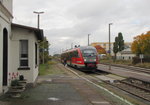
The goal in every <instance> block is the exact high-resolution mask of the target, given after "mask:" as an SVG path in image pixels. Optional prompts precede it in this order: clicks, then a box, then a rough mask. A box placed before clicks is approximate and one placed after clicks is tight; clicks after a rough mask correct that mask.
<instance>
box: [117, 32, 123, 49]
mask: <svg viewBox="0 0 150 105" xmlns="http://www.w3.org/2000/svg"><path fill="white" fill-rule="evenodd" d="M118 47H119V49H118V50H119V51H122V50H124V40H123V36H122V33H121V32H119V33H118Z"/></svg>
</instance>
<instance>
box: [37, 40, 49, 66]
mask: <svg viewBox="0 0 150 105" xmlns="http://www.w3.org/2000/svg"><path fill="white" fill-rule="evenodd" d="M49 46H50V44H49V42H48V40H47V38H46V37H44V40H43V41H41V42H40V45H39V49H40V53H39V56H40V63H46V62H47V61H48V59H49Z"/></svg>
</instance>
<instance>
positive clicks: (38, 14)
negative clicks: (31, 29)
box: [33, 11, 44, 28]
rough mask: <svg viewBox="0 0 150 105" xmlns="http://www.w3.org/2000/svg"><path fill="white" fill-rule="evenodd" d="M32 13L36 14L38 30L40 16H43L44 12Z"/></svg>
mask: <svg viewBox="0 0 150 105" xmlns="http://www.w3.org/2000/svg"><path fill="white" fill-rule="evenodd" d="M33 13H35V14H37V16H38V18H37V28H40V14H43V13H44V12H36V11H34V12H33Z"/></svg>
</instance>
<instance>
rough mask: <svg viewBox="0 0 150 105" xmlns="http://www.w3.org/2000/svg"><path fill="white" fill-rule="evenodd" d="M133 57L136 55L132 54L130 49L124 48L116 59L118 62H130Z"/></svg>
mask: <svg viewBox="0 0 150 105" xmlns="http://www.w3.org/2000/svg"><path fill="white" fill-rule="evenodd" d="M135 56H136V54H133V53H132V51H131V48H126V49H124V50H123V51H121V52H118V53H117V59H120V60H132V59H133V57H135Z"/></svg>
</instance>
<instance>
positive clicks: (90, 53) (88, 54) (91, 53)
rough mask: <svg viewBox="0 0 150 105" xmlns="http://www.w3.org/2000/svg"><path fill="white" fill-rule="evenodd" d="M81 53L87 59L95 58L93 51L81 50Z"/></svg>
mask: <svg viewBox="0 0 150 105" xmlns="http://www.w3.org/2000/svg"><path fill="white" fill-rule="evenodd" d="M82 53H83V56H84V57H87V56H96V51H95V50H90V49H87V50H83V51H82Z"/></svg>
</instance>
